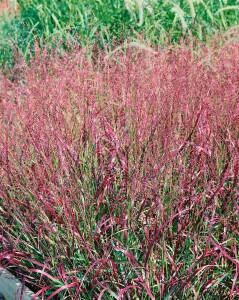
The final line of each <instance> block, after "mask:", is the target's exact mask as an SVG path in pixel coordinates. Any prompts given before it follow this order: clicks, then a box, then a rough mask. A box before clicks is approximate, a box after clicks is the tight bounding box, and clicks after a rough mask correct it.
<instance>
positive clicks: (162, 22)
mask: <svg viewBox="0 0 239 300" xmlns="http://www.w3.org/2000/svg"><path fill="white" fill-rule="evenodd" d="M18 3H19V5H20V9H21V15H20V18H15V19H12V20H11V21H10V22H9V21H8V22H7V23H3V25H2V27H1V36H0V37H1V44H0V49H1V50H0V53H1V57H0V59H1V62H6V61H7V60H9V59H10V57H9V55H11V53H13V52H12V51H11V49H12V46H13V45H14V47H15V49H18V50H19V51H21V52H22V54H23V56H24V57H25V58H26V57H27V56H28V51H29V49H32V48H33V47H32V46H33V44H34V42H35V41H38V42H42V43H51V44H54V42H55V41H56V40H61V41H63V40H67V41H68V45H69V41H71V43H72V42H73V43H74V42H76V43H79V44H80V45H82V46H86V45H87V46H93V45H96V44H97V45H99V46H100V47H101V48H102V47H105V48H107V49H109V50H112V48H113V47H114V46H115V44H117V43H122V42H123V41H124V40H126V39H128V40H140V41H141V42H143V43H144V44H148V45H157V46H159V45H163V43H164V41H165V40H166V39H168V40H169V41H170V42H171V43H172V42H178V41H179V39H180V37H182V36H184V37H185V36H187V37H188V36H195V37H196V38H197V39H199V40H204V39H205V38H206V37H208V36H211V35H212V34H214V33H215V32H216V31H220V32H223V31H225V30H227V29H228V28H229V27H232V26H237V25H238V20H239V18H238V17H239V2H238V1H237V0H236V1H235V0H181V1H176V0H175V1H173V0H104V1H101V0H82V1H78V0H68V1H64V0H59V1H56V0H51V1H50V0H49V1H47V0H41V1H39V0H29V1H26V0H19V1H18Z"/></svg>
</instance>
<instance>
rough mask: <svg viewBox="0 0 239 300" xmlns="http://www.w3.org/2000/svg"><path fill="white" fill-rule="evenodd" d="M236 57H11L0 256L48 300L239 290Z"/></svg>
mask: <svg viewBox="0 0 239 300" xmlns="http://www.w3.org/2000/svg"><path fill="white" fill-rule="evenodd" d="M238 59H239V45H238V43H233V42H228V43H226V44H225V45H224V46H223V47H221V48H218V47H217V43H216V42H215V43H212V45H211V47H205V46H203V45H202V46H201V47H198V50H197V51H194V52H193V51H192V48H191V46H190V44H189V45H187V44H186V43H183V42H182V43H181V45H180V46H177V47H175V48H174V49H172V48H170V47H167V48H165V49H163V50H158V51H156V52H154V53H151V52H148V51H145V50H140V49H138V50H137V51H135V50H132V49H127V51H126V52H123V51H120V50H119V51H118V52H115V53H114V54H113V55H112V56H111V58H108V56H107V55H106V53H104V52H101V53H100V54H99V56H98V63H97V64H92V63H91V62H90V61H89V60H88V58H87V56H86V55H85V52H84V50H82V49H81V50H79V49H77V48H76V49H75V50H73V51H72V53H71V54H69V53H67V52H65V53H61V55H60V56H59V54H58V53H57V51H55V52H54V51H52V50H51V51H50V52H49V51H47V49H45V50H40V48H39V47H37V46H36V47H35V56H34V57H33V58H32V60H31V62H30V64H28V65H27V64H26V63H25V62H24V60H23V59H22V61H21V60H20V59H19V60H18V62H19V63H18V65H16V66H15V71H14V70H13V71H12V72H13V74H8V77H7V76H3V75H1V78H0V85H1V88H0V167H1V169H0V172H1V176H0V240H1V243H0V263H1V265H2V266H4V267H7V268H8V269H9V270H11V271H12V272H13V273H14V274H17V276H18V277H19V278H22V280H23V283H24V284H27V285H29V286H30V287H31V288H32V289H33V290H34V291H35V293H36V296H40V297H42V299H48V300H50V299H175V300H176V299H180V300H181V299H195V300H196V299H207V300H209V299H210V300H211V299H238V295H239V289H238V287H239V277H238V276H239V260H238V247H239V233H238V221H239V220H238V213H239V206H238V205H239V203H238V197H239V191H238V186H239V177H238V172H239V124H238V118H239V102H238V82H239V70H238V67H237V66H238ZM17 74H18V75H19V74H20V75H19V76H17ZM13 77H14V78H13Z"/></svg>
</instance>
